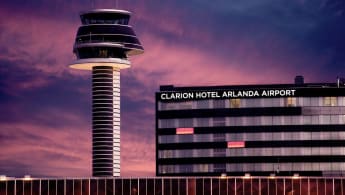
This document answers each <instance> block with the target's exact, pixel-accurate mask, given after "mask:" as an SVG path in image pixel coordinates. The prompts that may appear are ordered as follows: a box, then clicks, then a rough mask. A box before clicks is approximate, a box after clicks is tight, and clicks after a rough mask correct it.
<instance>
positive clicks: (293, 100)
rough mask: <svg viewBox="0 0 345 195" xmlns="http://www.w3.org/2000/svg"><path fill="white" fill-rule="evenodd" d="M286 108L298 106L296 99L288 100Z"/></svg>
mask: <svg viewBox="0 0 345 195" xmlns="http://www.w3.org/2000/svg"><path fill="white" fill-rule="evenodd" d="M286 106H287V107H292V106H296V98H295V97H288V98H286Z"/></svg>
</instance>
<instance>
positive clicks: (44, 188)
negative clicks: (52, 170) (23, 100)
mask: <svg viewBox="0 0 345 195" xmlns="http://www.w3.org/2000/svg"><path fill="white" fill-rule="evenodd" d="M34 194H37V195H65V194H71V195H108V194H112V195H113V194H115V195H223V194H224V195H225V194H235V195H247V194H248V195H256V194H257V195H265V194H270V195H271V194H274V195H290V194H291V195H292V194H294V195H299V194H300V195H314V194H315V195H331V194H339V195H342V194H345V177H332V178H330V177H274V178H273V177H247V178H245V177H226V178H220V177H183V178H182V177H179V178H167V177H164V178H71V179H65V178H61V179H59V178H53V179H35V178H33V179H28V178H27V179H18V178H16V179H8V178H7V179H3V178H2V179H1V181H0V195H34Z"/></svg>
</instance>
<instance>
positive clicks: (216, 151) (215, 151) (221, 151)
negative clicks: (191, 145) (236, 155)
mask: <svg viewBox="0 0 345 195" xmlns="http://www.w3.org/2000/svg"><path fill="white" fill-rule="evenodd" d="M225 154H226V151H225V148H215V149H213V156H215V157H216V156H218V157H219V156H225Z"/></svg>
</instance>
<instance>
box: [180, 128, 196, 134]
mask: <svg viewBox="0 0 345 195" xmlns="http://www.w3.org/2000/svg"><path fill="white" fill-rule="evenodd" d="M193 133H194V128H177V129H176V134H178V135H181V134H182V135H186V134H193Z"/></svg>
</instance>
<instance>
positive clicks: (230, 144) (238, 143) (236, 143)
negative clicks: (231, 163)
mask: <svg viewBox="0 0 345 195" xmlns="http://www.w3.org/2000/svg"><path fill="white" fill-rule="evenodd" d="M245 145H246V144H245V142H244V141H233V142H228V148H244V147H245Z"/></svg>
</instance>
